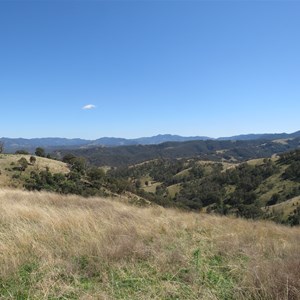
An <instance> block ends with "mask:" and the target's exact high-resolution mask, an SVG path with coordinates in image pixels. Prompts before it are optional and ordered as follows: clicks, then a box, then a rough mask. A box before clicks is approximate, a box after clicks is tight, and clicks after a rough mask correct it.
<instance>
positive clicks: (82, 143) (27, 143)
mask: <svg viewBox="0 0 300 300" xmlns="http://www.w3.org/2000/svg"><path fill="white" fill-rule="evenodd" d="M297 137H300V131H297V132H294V133H291V134H288V133H266V134H244V135H236V136H230V137H220V138H217V139H214V138H210V137H207V136H189V137H184V136H180V135H172V134H159V135H156V136H152V137H141V138H136V139H125V138H115V137H102V138H99V139H96V140H85V139H79V138H78V139H67V138H34V139H24V138H6V137H3V138H0V141H1V142H3V143H4V145H5V146H4V149H5V152H8V153H11V152H15V151H16V150H21V149H22V150H27V151H29V152H32V151H34V150H35V148H36V147H43V148H45V149H47V150H48V151H50V150H54V149H60V148H61V149H66V148H67V149H77V148H90V147H95V146H97V147H99V146H103V147H117V146H131V145H156V144H161V143H165V142H187V141H194V140H235V141H239V140H258V139H262V140H276V139H291V138H297Z"/></svg>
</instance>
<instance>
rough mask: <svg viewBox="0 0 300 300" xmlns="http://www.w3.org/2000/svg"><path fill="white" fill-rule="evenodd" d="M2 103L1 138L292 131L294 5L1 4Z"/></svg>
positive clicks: (296, 54) (298, 74)
mask: <svg viewBox="0 0 300 300" xmlns="http://www.w3.org/2000/svg"><path fill="white" fill-rule="evenodd" d="M0 101H1V102H0V103H1V106H0V107H1V116H0V137H1V136H6V137H25V138H30V137H49V136H52V137H54V136H59V137H69V138H72V137H81V138H98V137H102V136H115V137H128V138H130V137H140V136H150V135H155V134H158V133H171V134H180V135H185V136H188V135H207V136H211V137H217V136H228V135H234V134H240V133H263V132H293V131H296V130H299V129H300V122H299V115H300V2H299V1H228V2H227V1H48V2H47V1H26V0H25V1H0ZM85 105H94V106H95V107H92V109H82V108H83V107H84V106H85Z"/></svg>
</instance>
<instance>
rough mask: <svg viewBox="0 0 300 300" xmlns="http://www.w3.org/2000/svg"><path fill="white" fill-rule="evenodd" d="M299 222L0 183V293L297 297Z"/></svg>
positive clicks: (88, 296) (24, 296) (32, 295)
mask: <svg viewBox="0 0 300 300" xmlns="http://www.w3.org/2000/svg"><path fill="white" fill-rule="evenodd" d="M299 246H300V228H288V227H284V226H279V225H276V224H272V223H268V222H251V221H246V220H241V219H233V218H226V217H217V216H211V215H206V214H195V213H183V212H180V211H177V210H171V209H163V208H160V207H147V208H137V207H134V206H130V205H125V204H123V203H120V202H118V201H116V200H113V199H101V198H89V199H84V198H80V197H77V196H60V195H56V194H49V193H33V192H23V191H12V190H0V265H1V269H0V295H1V296H0V299H17V298H18V299H278V300H279V299H280V300H285V299H286V300H287V299H300V280H299V278H300V277H299V274H300V273H299V270H300V247H299Z"/></svg>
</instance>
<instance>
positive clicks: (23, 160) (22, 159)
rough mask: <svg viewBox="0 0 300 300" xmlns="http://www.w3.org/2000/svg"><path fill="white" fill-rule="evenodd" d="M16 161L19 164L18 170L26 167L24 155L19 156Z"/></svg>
mask: <svg viewBox="0 0 300 300" xmlns="http://www.w3.org/2000/svg"><path fill="white" fill-rule="evenodd" d="M18 163H19V164H20V167H19V168H20V171H25V170H26V168H27V167H28V161H27V160H26V158H24V157H21V158H20V159H19V160H18Z"/></svg>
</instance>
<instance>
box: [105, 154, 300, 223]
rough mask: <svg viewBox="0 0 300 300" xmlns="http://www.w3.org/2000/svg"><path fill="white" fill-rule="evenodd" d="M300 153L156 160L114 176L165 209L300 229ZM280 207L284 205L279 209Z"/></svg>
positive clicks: (113, 173) (111, 172) (120, 169)
mask: <svg viewBox="0 0 300 300" xmlns="http://www.w3.org/2000/svg"><path fill="white" fill-rule="evenodd" d="M299 164H300V151H299V150H296V151H292V152H288V153H285V154H282V155H280V156H274V157H273V158H264V159H255V160H249V161H247V162H243V163H227V162H222V163H219V162H213V161H202V160H198V159H195V158H194V159H177V160H164V159H159V160H153V161H149V162H145V163H143V164H138V165H134V166H131V167H128V168H119V169H116V170H112V171H110V172H109V174H110V176H114V177H116V178H123V179H126V180H128V182H130V183H131V189H132V191H133V192H134V193H136V194H138V195H140V196H142V197H144V198H146V199H148V200H151V201H153V202H156V203H158V204H160V205H164V206H177V207H181V208H185V209H192V210H201V209H202V210H205V211H207V212H212V211H213V212H217V213H219V214H225V215H228V214H233V215H237V216H241V217H246V218H269V219H272V220H275V221H277V222H283V223H288V224H291V225H298V224H299V223H300V201H298V200H299V196H300V173H299V170H300V165H299ZM279 204H280V205H279Z"/></svg>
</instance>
